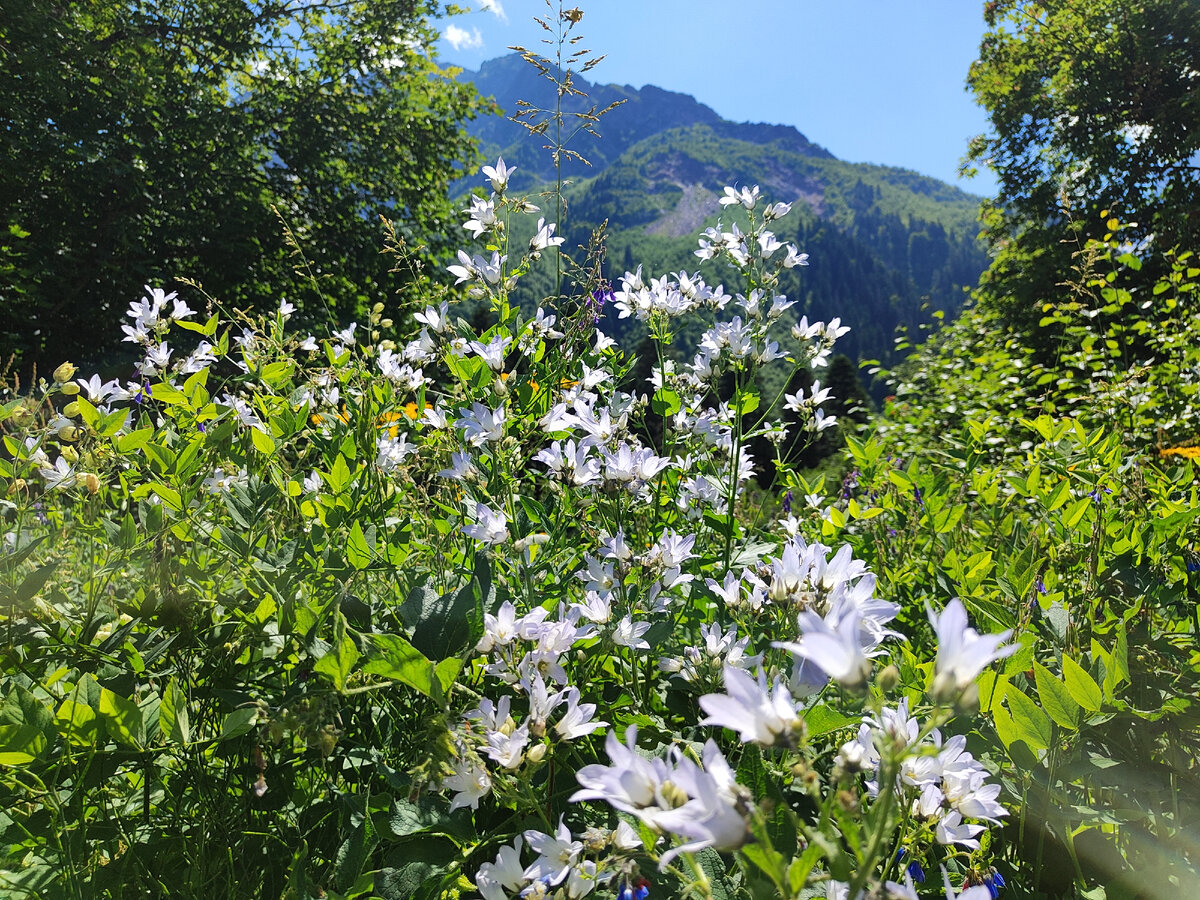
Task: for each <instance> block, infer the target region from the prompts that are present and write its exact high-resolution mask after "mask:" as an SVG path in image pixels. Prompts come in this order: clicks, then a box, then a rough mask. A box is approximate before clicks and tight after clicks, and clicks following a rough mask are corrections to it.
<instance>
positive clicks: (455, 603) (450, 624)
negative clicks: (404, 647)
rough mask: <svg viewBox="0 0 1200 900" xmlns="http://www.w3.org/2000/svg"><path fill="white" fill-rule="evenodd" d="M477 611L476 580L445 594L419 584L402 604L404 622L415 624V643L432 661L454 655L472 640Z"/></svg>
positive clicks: (413, 638) (401, 611)
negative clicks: (472, 626) (473, 615)
mask: <svg viewBox="0 0 1200 900" xmlns="http://www.w3.org/2000/svg"><path fill="white" fill-rule="evenodd" d="M474 612H475V587H474V579H472V580H471V581H468V582H467V583H466V584H465V585H463V586H462V588H461V589H459V590H457V591H454V592H452V593H449V594H446V595H445V596H441V595H439V594H438V593H437V591H435V590H434V589H433V588H432V586H430V585H428V584H424V585H418V586H417V587H416V588H414V589H413V590H412V591H411V592H410V593H409V595H408V599H407V600H405V601H404V603H403V604H402V605H401V607H400V615H401V616H403V617H404V621H405V622H406V623H407V624H409V625H412V626H413V636H412V644H413V646H414V647H416V648H417V650H418V651H420V652H421V653H422V654H423V655H424V656H425V657H427V658H428V659H431V660H442V659H445V658H446V657H448V656H454V655H455V654H457V653H458V652H459V651H460V650H463V649H465V648H466V647H467V646H468V645H469V644H470V643H471V626H470V621H469V617H470V616H471V615H472V614H473V613H474Z"/></svg>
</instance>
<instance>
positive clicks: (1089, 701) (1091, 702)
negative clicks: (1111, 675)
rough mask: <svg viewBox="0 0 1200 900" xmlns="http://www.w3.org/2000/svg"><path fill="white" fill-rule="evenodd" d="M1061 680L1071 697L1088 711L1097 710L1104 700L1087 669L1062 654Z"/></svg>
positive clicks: (1098, 686)
mask: <svg viewBox="0 0 1200 900" xmlns="http://www.w3.org/2000/svg"><path fill="white" fill-rule="evenodd" d="M1062 662H1063V680H1064V681H1066V684H1067V690H1068V691H1069V692H1070V694H1071V697H1072V698H1073V699H1074V700H1075V702H1076V703H1078V704H1079V705H1080V706H1082V707H1083V708H1084V709H1086V710H1088V711H1089V712H1099V711H1100V706H1101V704H1102V703H1103V701H1104V695H1103V694H1102V693H1101V691H1100V685H1098V684H1096V680H1095V679H1094V678H1092V676H1091V675H1089V674H1088V672H1087V670H1086V669H1085V668H1083V666H1081V665H1079V663H1077V662H1075V660H1073V659H1071V658H1070V657H1069V656H1067V655H1065V654H1064V655H1063V659H1062Z"/></svg>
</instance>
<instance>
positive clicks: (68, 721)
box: [54, 696, 100, 747]
mask: <svg viewBox="0 0 1200 900" xmlns="http://www.w3.org/2000/svg"><path fill="white" fill-rule="evenodd" d="M54 724H55V726H56V727H57V728H58V730H59V732H60V733H61V734H62V736H63V737H65V738H66V739H67V741H68V742H70V743H71V744H74V745H75V746H76V747H94V746H95V745H96V738H97V737H98V736H99V733H100V719H98V718H97V716H96V712H95V710H93V709H92V708H91V707H90V706H88V705H87V704H86V703H84V702H83V701H82V700H77V699H75V697H74V696H71V697H67V699H66V700H64V701H63V702H62V703H61V704H60V705H59V707H58V710H57V712H55V713H54Z"/></svg>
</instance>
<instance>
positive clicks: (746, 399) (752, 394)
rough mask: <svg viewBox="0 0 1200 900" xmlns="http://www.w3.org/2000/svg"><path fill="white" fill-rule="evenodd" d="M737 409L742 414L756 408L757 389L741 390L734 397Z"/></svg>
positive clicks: (757, 400)
mask: <svg viewBox="0 0 1200 900" xmlns="http://www.w3.org/2000/svg"><path fill="white" fill-rule="evenodd" d="M735 400H736V403H737V410H738V412H740V413H741V414H742V415H743V416H744V415H746V414H747V413H752V412H754V411H755V410H756V409H758V404H759V396H758V392H757V391H742V393H741V394H739V395H738V396H737V397H736V398H735Z"/></svg>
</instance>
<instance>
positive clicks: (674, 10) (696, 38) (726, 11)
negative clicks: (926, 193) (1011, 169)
mask: <svg viewBox="0 0 1200 900" xmlns="http://www.w3.org/2000/svg"><path fill="white" fill-rule="evenodd" d="M467 2H470V0H467ZM464 5H466V3H464ZM472 5H473V8H474V10H475V11H473V12H471V13H469V14H467V15H463V16H456V17H454V18H452V19H450V20H448V21H446V22H443V23H442V25H443V39H442V41H441V45H440V51H441V58H442V60H443V62H446V63H453V64H456V65H461V66H465V67H467V68H472V69H474V68H478V67H479V64H480V63H481V62H482V61H484V60H486V59H492V58H494V57H497V56H501V55H503V54H505V53H508V52H509V51H508V49H507V48H508V46H509V45H511V44H523V45H525V46H527V47H530V48H531V49H532V48H533V47H534V46H535V45H537V42H538V41H539V40H540V39H541V38H542V37H544V36H546V35H545V33H544V32H543V31H542V29H541V28H540V27H538V26H537V25H536V24H534V22H533V16H534V15H545V14H546V12H547V9H546V4H545V2H544V0H474V2H473V4H472ZM554 5H555V9H557V6H558V4H557V0H555V4H554ZM572 5H579V6H581V7H582V8H583V10H584V17H583V20H582V21H581V22H580V23H579V25H577V26H576V31H575V33H577V34H582V35H583V36H584V40H583V42H582V43H581V44H580V45H579V46H582V47H587V48H589V49H590V50H592V51H593V52H594V53H604V54H607V58H606V59H605V60H604V62H602V63H601V64H600V65H599V66H597V67H596V68H595V69H593V70H592V71H591V73H589V76H588V77H589V78H590V79H591V80H593V81H598V82H617V83H619V84H631V85H634V86H635V87H641V86H642V85H645V84H655V85H658V86H659V87H663V88H667V89H669V90H674V91H680V92H682V93H687V94H691V95H693V96H694V97H696V98H697V99H698V100H700V101H701V102H702V103H705V104H707V105H708V106H710V107H712V108H713V109H714V110H716V111H717V112H718V113H719V114H721V115H722V116H724V117H725V118H727V119H731V120H734V121H749V122H772V123H778V124H785V125H794V126H795V127H796V128H798V129H799V130H800V131H801V132H803V133H804V134H805V135H806V136H807V137H808V138H809V139H810V140H813V141H815V142H817V143H818V144H821V145H823V146H824V147H826V148H827V149H828V150H829V151H830V152H832V153H833V154H834V155H835V156H837V157H840V158H841V159H845V160H849V161H851V162H872V163H882V164H886V165H893V166H902V167H904V168H907V169H914V170H915V171H918V172H922V173H924V174H927V175H933V176H935V177H937V178H940V179H942V180H944V181H948V182H950V183H951V184H957V185H958V186H959V187H961V188H963V189H964V190H967V191H970V192H972V193H975V194H989V193H991V192H992V190H993V188H994V185H995V182H994V180H993V179H992V178H991V176H990V173H987V172H981V173H980V175H979V176H978V177H977V178H975V179H972V180H965V179H958V178H957V176H956V172H957V169H958V164H959V160H960V159H961V158H962V156H963V154H964V153H965V152H966V147H967V142H968V141H969V140H970V138H971V137H972V136H973V135H976V134H980V133H983V132H985V131H987V119H986V117H985V115H984V113H983V110H981V109H980V108H979V107H977V106H976V105H975V103H974V101H973V100H972V98H971V95H970V94H969V93H967V91H966V90H965V87H964V84H965V80H966V76H967V69H968V67H969V66H970V64H971V62H972V60H974V59H975V57H976V54H977V51H978V48H979V39H980V37H981V36H982V35H983V32H984V30H985V29H984V23H983V2H982V0H590V2H588V0H576V2H575V3H568V4H567V6H572Z"/></svg>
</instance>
